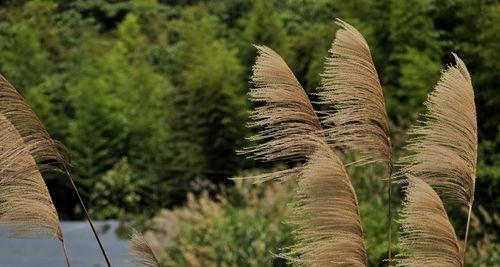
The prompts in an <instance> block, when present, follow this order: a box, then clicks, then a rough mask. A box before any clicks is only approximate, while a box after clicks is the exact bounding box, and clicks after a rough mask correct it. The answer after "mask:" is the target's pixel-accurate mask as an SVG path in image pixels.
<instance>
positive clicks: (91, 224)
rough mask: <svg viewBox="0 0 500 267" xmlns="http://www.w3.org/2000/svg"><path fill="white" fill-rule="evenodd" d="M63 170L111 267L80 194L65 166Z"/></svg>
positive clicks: (109, 266) (109, 265)
mask: <svg viewBox="0 0 500 267" xmlns="http://www.w3.org/2000/svg"><path fill="white" fill-rule="evenodd" d="M64 170H65V171H66V175H67V176H68V178H69V180H70V181H71V185H72V186H73V189H74V190H75V193H76V195H77V197H78V200H79V201H80V206H82V209H83V212H84V213H85V217H86V218H87V221H88V222H89V224H90V228H92V232H93V233H94V236H95V239H96V241H97V243H98V244H99V248H100V249H101V252H102V255H103V256H104V259H105V260H106V264H107V265H108V267H111V264H110V263H109V259H108V256H107V255H106V251H104V247H103V246H102V243H101V240H100V239H99V236H98V235H97V232H96V230H95V228H94V224H93V223H92V220H91V219H90V216H89V213H88V212H87V208H86V207H85V204H83V200H82V197H81V196H80V193H79V192H78V188H77V187H76V184H75V182H74V181H73V178H72V177H71V175H70V174H69V171H68V169H67V168H66V166H64Z"/></svg>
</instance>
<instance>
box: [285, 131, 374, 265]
mask: <svg viewBox="0 0 500 267" xmlns="http://www.w3.org/2000/svg"><path fill="white" fill-rule="evenodd" d="M304 139H305V140H310V141H309V142H310V144H311V145H314V146H316V148H317V149H316V150H315V152H314V153H313V154H312V155H310V156H309V157H308V161H307V163H306V165H305V166H304V169H303V172H302V175H301V178H300V179H299V183H298V189H297V196H298V204H297V206H295V207H294V210H293V211H294V213H293V217H292V220H291V221H292V223H294V224H297V226H298V227H299V228H298V230H297V231H296V233H297V236H298V241H299V243H298V244H297V245H295V246H293V247H291V248H290V252H288V253H285V254H284V255H283V256H284V257H286V258H288V259H289V260H290V261H291V262H293V263H295V264H297V265H299V266H314V267H320V266H367V255H366V250H365V246H364V242H363V229H362V226H361V220H360V215H359V208H358V200H357V197H356V193H355V191H354V188H353V186H352V184H351V182H350V180H349V177H348V175H347V173H346V170H345V168H344V166H343V164H342V162H341V160H340V159H339V157H338V156H337V155H336V154H335V152H334V151H333V150H332V149H331V148H330V147H329V146H328V145H327V144H326V143H325V142H324V141H323V140H321V139H319V138H312V139H311V138H308V137H305V138H304Z"/></svg>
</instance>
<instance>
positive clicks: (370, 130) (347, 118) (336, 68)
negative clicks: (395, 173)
mask: <svg viewBox="0 0 500 267" xmlns="http://www.w3.org/2000/svg"><path fill="white" fill-rule="evenodd" d="M337 25H339V26H340V29H339V30H338V31H337V34H336V36H335V40H334V41H333V44H332V47H331V48H330V50H329V52H330V56H329V57H328V58H327V61H326V63H325V64H326V67H325V71H324V73H323V74H322V81H321V82H322V86H323V88H322V89H323V90H322V91H320V92H319V93H317V95H318V96H319V98H320V103H322V104H327V105H332V106H333V110H331V111H327V112H325V114H324V115H323V116H322V122H323V123H325V124H326V125H329V126H331V127H330V128H329V129H326V130H325V133H326V136H327V139H328V143H329V144H331V145H333V146H335V147H340V148H347V149H352V150H357V151H359V152H361V153H362V155H363V156H364V157H363V160H362V162H364V163H368V162H374V161H386V162H388V164H391V162H392V149H391V142H390V138H389V120H388V117H387V113H386V108H385V101H384V94H383V91H382V87H381V85H380V82H379V79H378V75H377V70H376V69H375V66H374V64H373V61H372V57H371V54H370V48H369V47H368V44H367V43H366V41H365V39H364V38H363V36H362V35H361V33H359V32H358V31H357V30H356V29H355V28H354V27H352V26H351V25H349V24H347V23H345V22H343V21H341V20H337Z"/></svg>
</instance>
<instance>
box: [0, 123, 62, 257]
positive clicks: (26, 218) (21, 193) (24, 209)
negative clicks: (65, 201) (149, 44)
mask: <svg viewBox="0 0 500 267" xmlns="http://www.w3.org/2000/svg"><path fill="white" fill-rule="evenodd" d="M44 145H47V144H46V143H44V144H35V143H31V144H30V145H28V144H26V143H25V142H24V141H23V138H22V137H21V135H20V134H19V132H18V131H17V130H16V128H15V127H14V125H12V123H11V122H10V121H9V120H8V119H7V118H6V117H5V116H3V115H2V114H1V113H0V226H7V227H9V228H11V229H12V236H14V237H54V238H57V239H58V240H59V241H60V242H61V244H62V246H63V249H64V254H65V256H66V261H67V264H68V266H70V262H69V257H68V255H67V252H66V248H65V245H64V238H63V234H62V230H61V225H60V223H59V218H58V216H57V211H56V209H55V207H54V204H53V203H52V199H51V197H50V194H49V190H48V189H47V186H46V185H45V182H44V180H43V177H42V174H41V172H40V169H39V166H37V164H36V162H35V159H34V158H33V156H32V155H31V153H30V152H31V151H33V148H31V146H38V148H36V149H43V148H44Z"/></svg>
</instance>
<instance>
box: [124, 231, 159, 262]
mask: <svg viewBox="0 0 500 267" xmlns="http://www.w3.org/2000/svg"><path fill="white" fill-rule="evenodd" d="M129 247H130V248H131V250H132V252H131V253H130V256H131V257H132V260H131V262H132V264H134V266H135V267H160V262H159V261H158V259H157V258H156V256H155V254H154V252H153V250H152V249H151V246H150V245H149V244H148V242H147V241H146V239H145V238H144V237H143V236H142V235H141V234H139V233H138V232H134V233H133V234H132V237H131V238H130V241H129Z"/></svg>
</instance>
